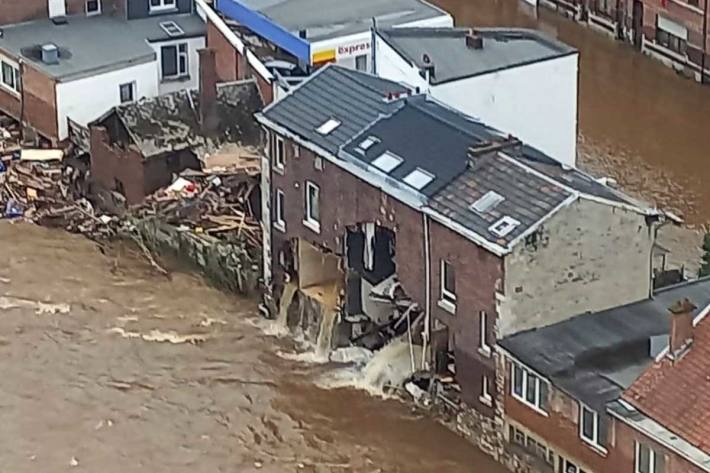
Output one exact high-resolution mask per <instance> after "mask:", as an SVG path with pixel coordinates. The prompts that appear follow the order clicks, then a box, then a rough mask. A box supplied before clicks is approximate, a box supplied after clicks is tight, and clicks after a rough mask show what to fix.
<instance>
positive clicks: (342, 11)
mask: <svg viewBox="0 0 710 473" xmlns="http://www.w3.org/2000/svg"><path fill="white" fill-rule="evenodd" d="M222 1H223V0H220V3H221V2H222ZM230 1H235V0H230ZM238 3H241V4H242V5H244V6H246V7H247V8H250V9H252V10H254V11H257V12H259V13H261V14H262V15H264V16H265V17H267V18H269V19H271V20H272V21H274V22H275V23H277V24H278V25H280V26H281V27H283V28H284V29H286V30H288V31H290V32H291V33H294V34H298V32H299V31H302V30H305V31H306V38H305V39H306V40H307V41H309V42H315V41H322V40H325V39H331V38H337V37H340V36H346V35H351V34H355V33H362V32H365V31H369V30H370V27H371V26H372V19H373V18H375V19H376V20H377V22H378V24H379V25H380V26H382V27H391V26H397V25H406V24H410V23H412V22H416V21H421V20H426V19H429V18H436V17H440V16H449V14H448V13H446V12H445V11H444V10H442V9H440V8H438V7H435V6H433V5H431V4H429V3H427V2H425V1H423V0H356V1H353V0H239V1H238Z"/></svg>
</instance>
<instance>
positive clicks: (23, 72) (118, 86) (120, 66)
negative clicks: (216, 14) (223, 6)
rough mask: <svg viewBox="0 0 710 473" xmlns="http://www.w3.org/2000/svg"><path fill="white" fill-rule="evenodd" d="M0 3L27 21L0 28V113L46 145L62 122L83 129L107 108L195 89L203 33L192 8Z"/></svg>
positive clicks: (160, 2) (63, 133) (143, 0)
mask: <svg viewBox="0 0 710 473" xmlns="http://www.w3.org/2000/svg"><path fill="white" fill-rule="evenodd" d="M5 3H13V4H14V3H22V4H23V6H22V7H18V9H17V10H16V12H15V13H16V14H17V15H19V16H18V18H22V19H27V20H29V21H24V22H21V23H14V24H8V25H6V26H3V27H2V35H1V36H0V112H2V113H5V114H7V115H10V116H11V117H13V118H15V119H16V120H18V121H20V122H22V123H23V124H24V125H25V128H26V130H28V131H30V130H31V131H33V132H35V133H36V134H37V135H38V136H39V138H42V139H44V140H46V141H49V142H51V143H52V144H57V143H58V142H60V141H63V140H65V139H66V138H67V137H68V135H69V121H70V120H71V121H72V122H73V123H74V124H76V125H79V126H81V127H85V126H86V125H87V124H88V123H89V122H90V121H92V120H94V119H96V118H97V117H98V116H100V115H101V114H102V113H104V112H105V111H106V110H107V109H109V108H111V107H113V106H116V105H119V104H122V103H127V102H132V101H135V100H137V99H139V98H141V97H155V96H157V95H160V94H165V93H170V92H175V91H178V90H182V89H184V88H196V87H197V80H198V70H199V61H198V55H197V50H198V49H200V48H203V47H204V46H205V33H206V26H205V23H204V21H203V20H202V18H200V16H199V15H198V14H197V11H196V9H195V5H194V3H193V0H90V1H86V2H77V1H73V0H68V1H67V2H66V3H65V2H64V0H49V2H44V3H41V5H40V3H38V2H32V1H30V2H5ZM31 5H34V7H31ZM40 6H41V8H40ZM0 8H4V7H0ZM13 8H14V6H13ZM45 13H46V14H45ZM38 15H39V16H40V17H39V18H37V16H38ZM102 42H103V44H102ZM104 50H110V51H111V54H103V53H100V51H104ZM97 51H99V53H97Z"/></svg>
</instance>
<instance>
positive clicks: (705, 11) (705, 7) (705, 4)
mask: <svg viewBox="0 0 710 473" xmlns="http://www.w3.org/2000/svg"><path fill="white" fill-rule="evenodd" d="M707 44H708V0H705V2H703V57H702V59H701V61H700V62H701V69H700V83H701V84H704V83H705V56H706V53H707Z"/></svg>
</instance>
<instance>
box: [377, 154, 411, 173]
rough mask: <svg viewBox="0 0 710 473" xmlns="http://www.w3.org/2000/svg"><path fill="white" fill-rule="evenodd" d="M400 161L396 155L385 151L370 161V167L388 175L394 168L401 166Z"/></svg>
mask: <svg viewBox="0 0 710 473" xmlns="http://www.w3.org/2000/svg"><path fill="white" fill-rule="evenodd" d="M402 161H404V160H403V159H402V158H400V157H399V156H397V155H396V154H393V153H390V152H389V151H385V152H384V153H382V154H381V155H379V156H378V157H377V158H375V159H374V160H373V161H372V165H373V166H375V167H376V168H378V169H380V170H382V171H384V172H386V173H389V172H390V171H392V170H393V169H394V168H396V167H397V166H399V165H400V164H402Z"/></svg>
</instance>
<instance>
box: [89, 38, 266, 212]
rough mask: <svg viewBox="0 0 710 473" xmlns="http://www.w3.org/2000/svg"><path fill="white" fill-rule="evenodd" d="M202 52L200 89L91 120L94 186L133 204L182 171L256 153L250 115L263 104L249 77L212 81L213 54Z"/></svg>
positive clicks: (258, 134)
mask: <svg viewBox="0 0 710 473" xmlns="http://www.w3.org/2000/svg"><path fill="white" fill-rule="evenodd" d="M201 57H202V69H201V75H202V76H201V77H202V79H201V88H200V91H199V92H198V91H191V90H183V91H179V92H174V93H171V94H166V95H162V96H159V97H154V98H149V99H142V100H139V101H137V102H134V103H130V104H126V105H121V106H118V107H114V108H112V109H111V110H109V111H108V112H106V113H105V114H104V115H103V116H102V117H100V118H99V119H98V120H96V121H95V122H94V123H92V124H91V167H92V171H93V176H94V179H95V180H96V182H97V183H98V184H99V185H100V186H101V187H103V188H104V189H107V190H112V191H117V192H119V193H120V194H123V195H124V196H125V197H126V199H127V201H128V203H130V204H133V203H138V202H140V201H141V200H142V199H143V197H145V196H146V195H149V194H151V193H153V192H154V191H156V190H157V189H159V188H161V187H165V186H167V185H168V184H170V183H171V182H172V180H173V179H174V177H175V175H176V174H179V173H180V172H181V171H183V170H185V169H195V170H199V169H202V168H203V167H205V166H209V165H210V163H209V161H213V162H215V161H219V162H221V165H229V162H228V161H229V160H233V161H235V162H236V161H238V160H239V158H240V156H252V157H253V156H258V155H259V154H260V150H259V146H260V143H261V131H260V130H259V127H258V126H257V124H256V122H255V121H254V119H253V114H254V113H255V112H257V111H258V110H260V109H261V107H262V106H263V101H262V98H261V95H260V93H259V88H258V86H257V84H256V82H255V81H254V80H253V79H252V80H246V81H240V82H233V83H226V84H219V85H218V84H217V83H216V75H215V71H214V64H215V62H214V52H213V51H211V50H203V51H202V52H201ZM210 65H211V67H210ZM213 164H214V163H213ZM217 164H220V163H217Z"/></svg>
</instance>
